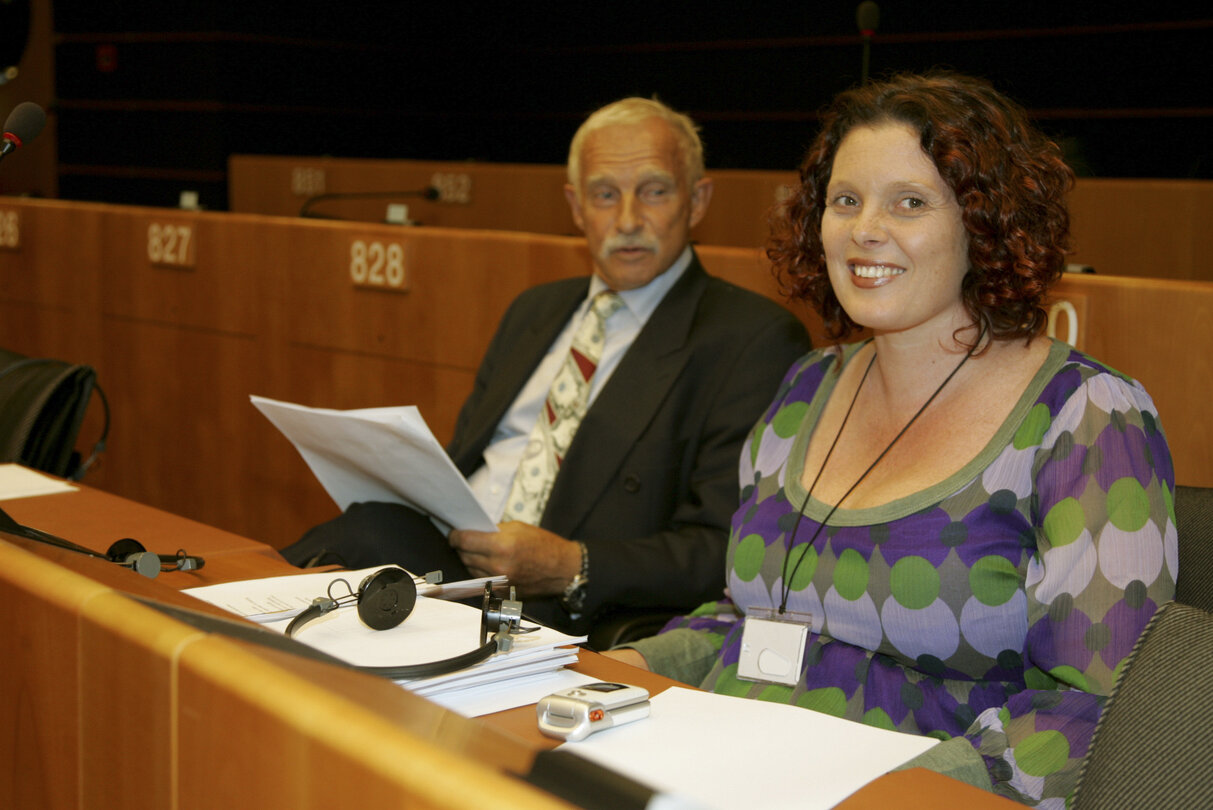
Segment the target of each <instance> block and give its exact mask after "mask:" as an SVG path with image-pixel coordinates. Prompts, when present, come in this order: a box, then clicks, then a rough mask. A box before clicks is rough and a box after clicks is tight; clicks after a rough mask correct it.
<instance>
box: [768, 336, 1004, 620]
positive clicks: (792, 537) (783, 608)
mask: <svg viewBox="0 0 1213 810" xmlns="http://www.w3.org/2000/svg"><path fill="white" fill-rule="evenodd" d="M983 337H985V329H984V328H983V329H982V330H981V332H980V333H979V334H978V335H977V342H976V343H974V344H973V346H972V347H971V348H970V349H969V351H968V352H966V353H965V356H964V357H962V358H961V360H960V362H959V363H957V364H956V368H954V369H952V372H951V373H950V374H948V376H947V377H945V378H944V381H943V382H941V383H940V384H939V387H938V388H936V389H935V393H933V394H931V396H929V397H927V401H926V402H924V403H922V407H921V408H919V409H918V412H917V413H915V414H914V415H913V416H911V417H910V421H909V422H906V424H905V427H903V428H902V429H901V430H900V431H898V433H897V435H896V436H894V437H893V441H891V442H889V445H888V446H887V447H886V448H885V449H884V450H882V451H881V452H880V455H878V456H877V457H876V460H875V461H873V462H872V463H871V464H869V465H868V468H867V469H866V470H864V471H863V473H862V474H861V475H860V476H859V477H858V478H856V479H855V483H853V484H851V486H850V488H849V489H847V491H846V492H844V493H843V494H842V497H841V498H839V499H838V502H837V503H835V504H834V505H833V506H831V507H830V511H829V512H827V513H826V516H825V517H824V518H822V520H821V523H819V524H818V525H817V530H816V531H814V532H813V536H812V537H811V538H809V543H808V546H809V548H812V547H813V544H814V543H816V542H817V538H818V536H819V535H820V534H821V532H822V530H823V529H825V527H826V524H827V523H829V521H830V518H832V517H833V516H834V513H835V512H836V511H837V510H838V507H839V506H842V502H843V501H845V500H846V499H847V497H848V496H850V494H851V493H852V492H854V491H855V487H857V486H859V484H860V482H861V481H863V479H865V478H867V477H868V473H870V472H871V471H872V470H873V469H874V468H875V467H876V465H877V464H879V463H880V461H881V459H883V458H884V457H885V456H886V455H888V453H889V451H890V450H892V449H893V445H895V444H897V440H898V439H900V438H901V437H902V436H904V435H905V432H906V431H907V430H909V429H910V425H912V424H914V423H915V422H916V421H917V420H918V417H920V416H922V413H923V411H925V410H926V409H927V406H929V405H930V404H931V403H932V402H934V401H935V397H937V396H939V392H940V391H942V390H943V389H944V386H946V385H947V384H948V383H950V382H951V381H952V378H953V377H955V376H956V373H957V372H958V371H960V369H961V367H962V366H964V364H965V363H967V362H969V358H970V357H972V356H973V352H975V351H976V350H977V347H978V346H980V345H981V339H982V338H983ZM875 364H876V348H875V347H874V346H873V348H872V359H871V360H869V361H868V367H867V368H866V369H864V372H863V377H861V378H860V380H859V385H857V386H855V395H854V396H852V397H851V404H850V405H849V406H847V412H846V413H845V414H844V415H843V417H842V424H840V425H839V426H838V433H836V434H835V435H834V441H832V442H831V443H830V449H829V450H827V451H826V456H825V458H824V459H822V461H821V466H820V467H819V468H818V469H817V475H816V476H815V477H814V478H813V483H811V484H809V490H808V492H806V493H805V496H804V502H803V503H801V504H800V511H799V512H797V513H796V523H795V524H794V525H793V526H792V533H791V534H789V535H788V540H787V553H786V554H784V555H783V571H782V575H783V582H782V583H780V588H779V590H780V599H779V613H780V614H781V615H782V614H784V613H786V612H787V609H788V598H789V597H790V596H791V595H792V579H793V578H794V577H795V576H796V572H797V571H799V570H800V564H801V563H802V562H804V558H805V557H806V556H808V549H805V553H804V554H801V555H800V559H798V560H797V561H796V565H795V566H793V568H792V573H791V574H790V575H789V574H788V558H789V557H791V556H792V546H793V545H794V544H795V542H796V533H797V532H798V531H800V521H801V520H802V519H803V518H804V510H805V509H806V508H808V505H809V498H811V497H812V496H813V488H814V487H816V486H817V482H818V481H820V480H821V474H822V473H823V472H825V468H826V464H828V463H829V461H830V456H831V455H833V453H834V448H835V447H837V446H838V439H839V438H840V437H841V436H842V430H843V428H845V427H846V426H847V420H848V419H850V418H851V411H853V410H854V409H855V403H856V402H857V401H858V400H859V392H860V391H861V390H863V384H864V382H865V381H866V380H867V379H868V374H869V372H871V371H872V366H874V365H875Z"/></svg>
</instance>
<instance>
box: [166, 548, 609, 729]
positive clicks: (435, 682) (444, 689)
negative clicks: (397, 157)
mask: <svg viewBox="0 0 1213 810" xmlns="http://www.w3.org/2000/svg"><path fill="white" fill-rule="evenodd" d="M378 570H380V568H369V569H365V570H362V571H330V572H325V573H315V574H298V575H293V576H285V577H269V578H266V579H256V580H245V581H243V582H227V583H223V584H221V585H206V586H203V587H200V588H189V589H187V590H186V591H185V593H188V594H190V595H191V596H194V597H196V598H198V599H201V600H203V601H204V602H209V603H210V604H212V605H215V606H217V607H220V608H223V609H224V610H228V611H230V612H232V613H235V614H237V615H240V616H243V617H245V618H247V619H252V620H254V621H257V622H260V623H263V624H264V625H265V626H267V627H270V628H274V629H277V630H278V631H279V632H285V631H286V627H287V625H288V624H289V619H290V618H292V617H294V616H296V615H298V614H299V613H300V612H301V611H302V610H303V609H304V608H306V607H307V606H308V605H310V604H311V601H312V599H314V598H316V597H318V596H325V595H331V596H333V597H334V598H336V597H340V596H343V595H346V594H347V593H349V591H351V590H352V591H355V592H356V591H357V590H358V586H359V584H360V583H361V582H362V580H363V579H364V578H365V577H366V576H368V575H369V574H372V573H374V572H375V571H378ZM338 580H345V582H346V583H349V588H348V589H347V587H346V585H345V584H343V583H341V582H337V581H338ZM483 582H484V580H476V581H473V582H469V583H455V584H453V585H447V586H426V585H422V586H419V587H418V589H417V590H418V594H419V595H418V597H417V605H416V607H415V608H414V609H413V612H412V613H411V614H409V617H408V618H407V619H406V620H405V621H404V623H403V624H401V625H399V626H397V627H394V628H392V629H390V630H372V629H371V628H369V627H367V626H366V625H364V624H363V623H362V622H361V620H360V619H359V618H358V611H357V608H356V607H355V606H354V605H353V604H352V603H351V604H350V605H349V606H347V607H342V608H340V609H338V610H335V611H333V612H331V613H328V614H325V615H324V616H321V617H320V618H317V619H315V620H313V621H310V622H308V623H307V624H306V625H305V626H304V627H303V628H302V629H301V630H298V631H297V632H296V633H295V638H296V640H298V641H300V642H302V643H304V644H309V645H311V646H312V647H315V648H316V649H318V650H322V651H323V652H326V653H328V654H329V655H332V656H334V657H336V658H340V659H341V660H343V661H346V662H348V663H350V664H353V665H355V666H370V667H385V666H407V665H411V664H423V663H429V662H432V661H440V660H443V659H446V658H453V657H455V656H457V655H463V654H464V653H468V652H471V651H472V650H474V649H476V648H478V647H479V646H480V645H481V640H480V638H481V627H480V625H481V611H480V609H479V608H475V607H471V606H469V605H465V604H461V603H459V602H450V601H446V600H445V599H438V598H434V597H432V596H426V595H425V594H426V593H431V594H433V593H437V592H439V591H440V590H456V592H458V593H470V594H472V595H474V594H476V593H483V592H484V586H483ZM333 583H336V584H335V585H334V584H333ZM330 586H332V587H331V594H330ZM448 595H449V594H448ZM524 610H525V605H524ZM522 626H523V628H524V629H525V628H528V627H536V628H537V629H536V630H535V631H534V632H530V633H522V634H518V635H515V636H514V644H513V648H512V649H511V650H510V651H509V652H506V653H497V654H496V655H494V656H492V657H490V658H489V659H487V660H485V661H481V662H480V663H478V664H476V665H474V666H471V667H468V668H467V669H462V670H458V671H456V672H451V673H448V674H446V675H437V676H434V677H431V678H422V679H415V680H407V681H398V683H399V684H400V685H401V686H403V687H404V688H406V689H409V690H410V691H413V692H416V693H418V694H422V695H425V696H426V697H428V698H431V699H434V700H436V701H437V702H439V703H443V705H448V707H450V708H454V709H455V710H456V711H460V712H461V713H464V714H469V715H476V714H485V713H488V712H493V711H501V710H503V709H508V708H513V707H514V706H523V705H526V704H527V703H534V702H535V701H536V700H538V699H539V698H540V697H543V696H544V695H547V694H550V693H551V692H553V691H556V690H557V689H563V688H565V687H566V686H569V685H574V684H575V683H582V682H584V681H585V680H587V679H586V678H584V676H574V677H571V678H569V677H554V676H556V673H557V672H558V671H559V670H561V669H562V668H563V667H565V666H566V665H568V664H572V663H576V661H577V648H576V647H575V646H573V645H575V644H578V643H580V642H582V641H585V637H584V636H580V637H574V636H569V635H565V634H564V633H561V632H558V631H556V630H552V629H551V628H548V627H542V626H538V625H535V624H533V623H531V622H528V621H526V620H524V621H523V623H522ZM570 675H571V673H570ZM536 692H538V694H537V695H536ZM447 695H450V699H449V703H448V701H446V700H444V699H442V698H443V696H447ZM465 703H466V704H467V705H469V706H471V707H472V708H467V709H461V708H460V706H463V705H464V704H465Z"/></svg>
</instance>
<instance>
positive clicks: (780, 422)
mask: <svg viewBox="0 0 1213 810" xmlns="http://www.w3.org/2000/svg"><path fill="white" fill-rule="evenodd" d="M808 410H809V403H807V402H793V403H792V404H790V405H785V406H783V407H782V408H780V409H779V411H778V413H776V414H775V418H774V419H772V420H771V429H772V430H774V431H775V435H776V436H778V437H780V438H781V439H787V438H791V437H792V436H795V435H796V431H797V430H799V429H800V424H801V422H803V421H804V415H805V413H807V412H808Z"/></svg>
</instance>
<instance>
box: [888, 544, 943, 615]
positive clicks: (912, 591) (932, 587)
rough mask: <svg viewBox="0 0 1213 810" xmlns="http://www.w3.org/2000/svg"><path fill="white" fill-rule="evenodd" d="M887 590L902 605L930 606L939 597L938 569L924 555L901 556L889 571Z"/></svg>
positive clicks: (919, 607) (914, 608)
mask: <svg viewBox="0 0 1213 810" xmlns="http://www.w3.org/2000/svg"><path fill="white" fill-rule="evenodd" d="M889 591H890V593H891V594H892V596H893V598H894V599H896V600H897V604H899V605H901V606H902V607H905V608H909V609H910V610H922V609H923V608H925V607H930V606H931V605H932V604H933V603H934V602H935V600H936V599H938V598H939V570H938V569H937V568H936V567H935V566H933V565H931V562H930V560H927V559H926V558H924V557H902V558H901V559H900V560H898V561H897V562H896V563H894V564H893V570H892V571H890V572H889Z"/></svg>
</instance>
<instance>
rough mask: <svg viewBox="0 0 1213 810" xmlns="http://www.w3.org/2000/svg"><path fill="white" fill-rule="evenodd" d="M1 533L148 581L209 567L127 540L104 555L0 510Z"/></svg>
mask: <svg viewBox="0 0 1213 810" xmlns="http://www.w3.org/2000/svg"><path fill="white" fill-rule="evenodd" d="M0 532H7V533H8V534H12V535H16V536H17V537H24V538H25V539H26V540H34V541H36V542H38V543H45V544H46V545H48V546H55V547H56V548H61V549H64V550H66V551H74V552H75V553H77V554H83V555H85V556H88V557H94V558H96V559H99V560H107V561H109V562H112V563H117V564H118V565H121V566H122V567H123V568H129V569H131V570H132V571H135V572H136V573H139V574H142V575H143V576H145V577H147V578H148V579H155V578H156V576H157V575H158V574H159V573H160V572H161V571H197V570H198V569H199V568H201V567H203V566H204V565H206V560H204V559H202V558H201V557H195V556H193V555H190V554H186V553H185V551H184V550H182V549H179V550H178V551H177V553H176V554H155V553H153V552H151V551H148V550H147V549H145V548H144V547H143V544H142V543H140V542H139V541H138V540H135V539H134V538H131V537H124V538H122V539H121V540H117V541H115V542H114V543H111V544H110V547H109V548H108V549H107V550H106V552H105V553H104V554H102V553H101V552H99V551H93V550H92V549H91V548H86V547H84V546H81V545H79V544H77V543H73V542H72V541H70V540H64V539H63V538H62V537H59V536H57V535H53V534H51V533H50V532H44V531H42V530H41V529H35V528H33V527H32V526H23V525H21V524H20V523H18V522H17V521H15V520H13V518H12V516H10V515H9V514H8V512H5V511H4V510H3V509H0Z"/></svg>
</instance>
